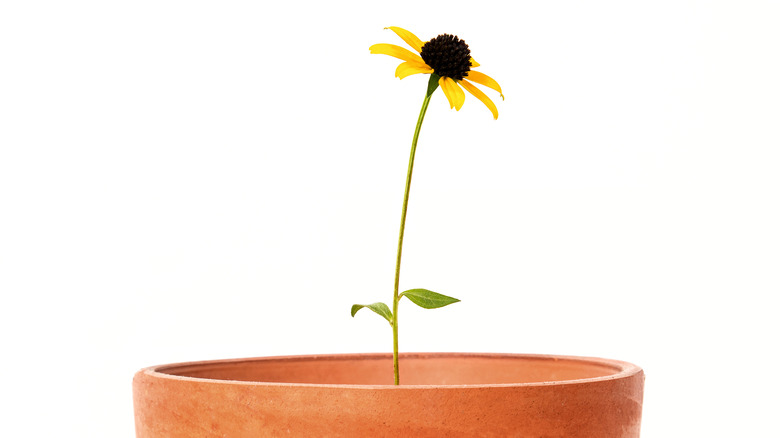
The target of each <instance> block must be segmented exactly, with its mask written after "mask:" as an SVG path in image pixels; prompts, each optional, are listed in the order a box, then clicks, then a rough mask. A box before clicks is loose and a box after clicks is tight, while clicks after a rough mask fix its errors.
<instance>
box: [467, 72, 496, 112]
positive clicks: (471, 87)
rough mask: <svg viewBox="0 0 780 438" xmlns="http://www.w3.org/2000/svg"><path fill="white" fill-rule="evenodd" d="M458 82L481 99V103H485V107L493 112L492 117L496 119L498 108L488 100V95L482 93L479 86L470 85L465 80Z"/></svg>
mask: <svg viewBox="0 0 780 438" xmlns="http://www.w3.org/2000/svg"><path fill="white" fill-rule="evenodd" d="M460 84H461V85H463V88H465V89H466V91H468V92H469V93H471V94H472V95H474V97H476V98H477V99H479V100H481V101H482V103H484V104H485V106H486V107H488V109H489V110H490V112H491V113H493V119H495V120H498V108H496V104H494V103H493V101H492V100H490V98H489V97H487V95H486V94H485V93H483V92H482V91H481V90H480V89H479V88H477V87H475V86H474V85H472V84H471V83H470V82H469V81H467V80H465V79H464V80H462V81H460Z"/></svg>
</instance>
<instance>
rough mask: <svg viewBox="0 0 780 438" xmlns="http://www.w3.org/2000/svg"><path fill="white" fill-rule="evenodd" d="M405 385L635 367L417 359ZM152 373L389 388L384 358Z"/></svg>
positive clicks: (535, 379) (502, 357) (454, 356)
mask: <svg viewBox="0 0 780 438" xmlns="http://www.w3.org/2000/svg"><path fill="white" fill-rule="evenodd" d="M399 362H400V371H401V383H402V384H403V385H495V384H523V383H540V382H560V381H570V380H581V379H594V378H610V377H611V376H616V375H618V374H622V373H626V372H628V371H630V368H631V367H634V368H635V366H633V365H631V364H627V363H623V362H617V361H609V360H605V359H591V358H577V357H565V356H535V355H510V354H459V353H418V354H414V353H412V354H402V355H401V356H400V359H399ZM154 371H156V372H158V373H163V374H169V375H174V376H180V377H195V378H202V379H214V380H233V381H236V380H237V381H246V382H271V383H306V384H336V385H391V384H392V383H393V363H392V357H391V356H390V355H386V354H345V355H327V356H289V357H268V358H255V359H233V360H224V361H210V362H197V363H187V364H174V365H164V366H160V367H156V368H155V369H154Z"/></svg>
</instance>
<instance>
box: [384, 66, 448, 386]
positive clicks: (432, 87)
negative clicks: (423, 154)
mask: <svg viewBox="0 0 780 438" xmlns="http://www.w3.org/2000/svg"><path fill="white" fill-rule="evenodd" d="M438 86H439V76H438V75H436V74H435V73H433V74H431V77H430V79H429V81H428V91H427V93H426V95H425V100H423V104H422V109H420V116H419V117H418V118H417V127H415V129H414V138H413V139H412V151H411V153H410V154H409V169H408V170H407V172H406V188H405V189H404V204H403V207H401V231H400V232H399V233H398V254H397V255H396V258H395V284H394V286H393V374H394V376H395V384H396V385H399V384H400V374H399V370H398V300H399V298H398V283H399V280H400V278H401V250H402V249H403V245H404V228H405V227H406V207H407V206H408V205H409V188H410V187H411V185H412V169H414V153H415V152H416V151H417V138H418V137H419V136H420V128H421V127H422V123H423V119H424V118H425V112H426V111H427V110H428V103H429V102H430V101H431V96H432V95H433V92H434V91H436V88H437V87H438Z"/></svg>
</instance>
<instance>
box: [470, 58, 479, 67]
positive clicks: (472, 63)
mask: <svg viewBox="0 0 780 438" xmlns="http://www.w3.org/2000/svg"><path fill="white" fill-rule="evenodd" d="M471 66H472V67H479V63H478V62H477V61H475V60H474V58H471Z"/></svg>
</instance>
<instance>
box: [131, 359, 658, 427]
mask: <svg viewBox="0 0 780 438" xmlns="http://www.w3.org/2000/svg"><path fill="white" fill-rule="evenodd" d="M400 367H401V383H402V385H401V386H394V385H392V378H393V376H392V374H393V372H392V358H391V355H389V354H346V355H328V356H325V355H323V356H289V357H267V358H256V359H234V360H221V361H208V362H193V363H182V364H173V365H163V366H156V367H151V368H146V369H143V370H141V371H139V372H138V373H137V374H136V375H135V379H134V380H133V397H134V403H135V425H136V436H137V437H138V438H162V437H166V438H167V437H187V438H191V437H230V438H238V437H253V438H255V437H271V436H274V437H275V436H297V437H325V436H327V437H344V436H350V437H384V436H386V437H461V436H462V437H481V436H484V437H567V438H572V437H588V438H597V437H606V438H621V437H626V438H628V437H638V436H639V427H640V420H641V416H642V390H643V387H644V373H643V372H642V369H641V368H639V367H637V366H636V365H632V364H629V363H626V362H620V361H615V360H607V359H594V358H581V357H566V356H540V355H513V354H461V353H416V354H402V355H401V357H400Z"/></svg>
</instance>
